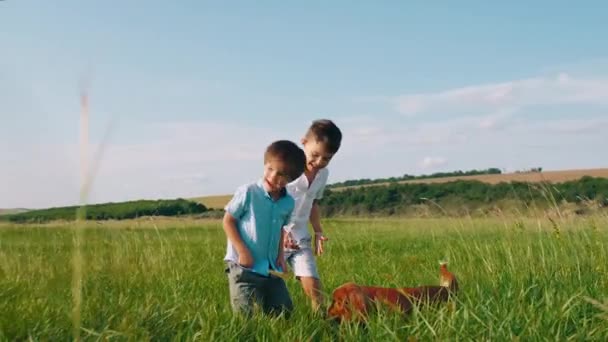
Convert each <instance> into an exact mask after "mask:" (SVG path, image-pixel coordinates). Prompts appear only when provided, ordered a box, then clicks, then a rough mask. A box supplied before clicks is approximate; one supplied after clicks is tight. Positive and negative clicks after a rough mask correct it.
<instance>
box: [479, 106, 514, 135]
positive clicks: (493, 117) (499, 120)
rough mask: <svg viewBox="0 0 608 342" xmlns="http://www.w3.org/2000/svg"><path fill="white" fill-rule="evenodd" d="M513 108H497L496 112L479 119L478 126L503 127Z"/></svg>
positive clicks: (487, 128)
mask: <svg viewBox="0 0 608 342" xmlns="http://www.w3.org/2000/svg"><path fill="white" fill-rule="evenodd" d="M514 111H515V110H514V109H504V110H499V111H497V112H496V113H493V114H490V115H486V116H484V117H482V118H481V120H480V121H479V128H481V129H484V130H496V129H501V128H504V127H505V126H506V125H507V123H508V122H509V120H510V118H511V116H512V115H513V112H514Z"/></svg>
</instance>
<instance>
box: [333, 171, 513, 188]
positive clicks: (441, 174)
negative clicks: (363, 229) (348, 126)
mask: <svg viewBox="0 0 608 342" xmlns="http://www.w3.org/2000/svg"><path fill="white" fill-rule="evenodd" d="M501 173H502V171H501V170H500V169H498V168H495V167H491V168H489V169H485V170H469V171H460V170H458V171H451V172H435V173H432V174H430V175H420V176H413V175H408V174H407V173H406V174H404V175H403V176H401V177H390V178H376V179H369V178H362V179H354V180H347V181H344V182H337V183H332V184H329V185H328V186H327V188H328V189H331V188H340V187H345V186H357V185H368V184H379V183H396V182H402V181H408V180H414V179H430V178H443V177H458V176H477V175H495V174H501Z"/></svg>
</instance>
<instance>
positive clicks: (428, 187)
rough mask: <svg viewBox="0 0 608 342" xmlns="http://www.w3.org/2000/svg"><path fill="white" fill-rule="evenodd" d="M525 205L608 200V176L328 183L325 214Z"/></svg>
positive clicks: (600, 203) (322, 202) (471, 209)
mask: <svg viewBox="0 0 608 342" xmlns="http://www.w3.org/2000/svg"><path fill="white" fill-rule="evenodd" d="M505 200H510V201H511V202H517V203H519V204H521V205H522V206H524V207H526V206H531V205H539V206H553V205H557V204H560V203H563V202H568V203H577V204H580V203H581V202H584V201H594V203H597V204H598V205H599V206H602V207H607V206H608V179H607V178H594V177H589V176H585V177H582V178H581V179H579V180H576V181H568V182H563V183H558V184H551V183H527V182H509V183H506V182H503V183H499V184H488V183H483V182H480V181H474V180H457V181H453V182H447V183H393V184H389V185H377V186H371V187H354V188H347V189H343V190H333V191H332V189H327V190H326V193H325V195H324V197H323V199H322V200H321V204H322V205H321V206H320V207H321V210H322V211H323V214H324V215H325V216H334V215H370V214H372V215H375V214H387V215H392V214H398V213H406V212H408V209H411V207H414V206H419V205H423V204H424V205H428V206H431V207H435V208H438V209H439V210H442V209H443V208H446V209H463V210H467V211H473V210H475V209H478V208H482V207H488V206H491V205H493V204H496V203H498V202H500V201H505Z"/></svg>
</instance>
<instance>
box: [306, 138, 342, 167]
mask: <svg viewBox="0 0 608 342" xmlns="http://www.w3.org/2000/svg"><path fill="white" fill-rule="evenodd" d="M302 145H303V150H304V154H305V155H306V171H308V172H312V173H316V172H317V171H319V170H321V169H322V168H324V167H326V166H327V165H328V164H329V162H330V161H331V158H333V156H334V153H330V152H328V151H327V148H326V147H325V144H323V143H321V142H318V141H317V140H315V139H314V138H312V139H311V138H303V139H302Z"/></svg>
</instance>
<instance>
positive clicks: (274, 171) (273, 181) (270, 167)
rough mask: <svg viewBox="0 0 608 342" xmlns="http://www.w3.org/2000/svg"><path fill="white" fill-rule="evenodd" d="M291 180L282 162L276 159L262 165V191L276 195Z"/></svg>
mask: <svg viewBox="0 0 608 342" xmlns="http://www.w3.org/2000/svg"><path fill="white" fill-rule="evenodd" d="M290 181H291V179H290V178H289V176H288V168H287V165H286V164H285V162H284V161H282V160H280V159H276V158H272V159H269V160H267V161H266V162H265V163H264V182H263V183H264V190H266V191H267V192H268V193H269V194H271V195H278V194H280V193H281V191H282V190H283V188H284V187H285V186H286V185H287V183H289V182H290Z"/></svg>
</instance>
